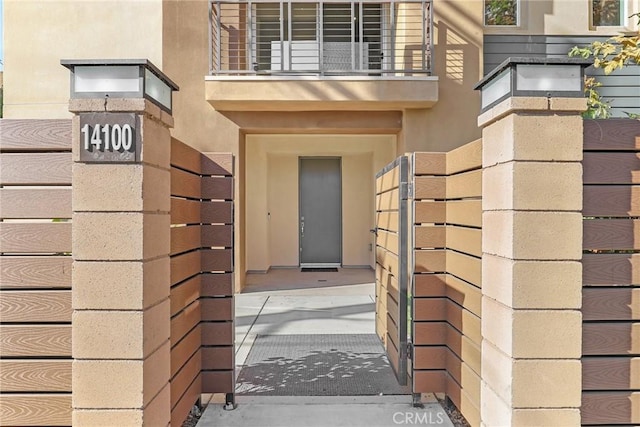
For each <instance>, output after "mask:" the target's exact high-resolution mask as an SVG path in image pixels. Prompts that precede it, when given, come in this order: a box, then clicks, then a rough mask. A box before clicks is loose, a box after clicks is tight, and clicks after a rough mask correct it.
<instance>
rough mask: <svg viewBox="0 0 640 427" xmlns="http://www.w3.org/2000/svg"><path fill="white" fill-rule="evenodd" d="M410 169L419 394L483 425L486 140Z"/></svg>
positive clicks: (418, 156)
mask: <svg viewBox="0 0 640 427" xmlns="http://www.w3.org/2000/svg"><path fill="white" fill-rule="evenodd" d="M412 163H413V171H414V212H413V222H414V224H413V226H414V235H415V239H414V249H413V274H414V277H413V280H414V292H415V293H414V295H413V301H414V302H413V313H414V314H413V320H414V330H413V344H414V354H413V369H414V392H415V393H426V392H441V393H446V394H447V395H448V396H449V398H450V399H451V400H452V401H453V402H454V403H455V405H456V406H457V407H458V409H460V411H461V412H462V414H463V415H464V416H465V417H466V418H467V420H468V421H469V422H470V423H471V424H472V425H478V424H479V423H480V343H481V339H482V337H481V331H480V315H481V301H482V292H481V290H480V287H481V278H482V274H481V266H482V229H481V227H482V200H481V196H482V141H481V140H478V141H474V142H472V143H469V144H467V145H465V146H462V147H460V148H458V149H456V150H453V151H450V152H448V153H414V155H413V159H412ZM443 164H444V166H443Z"/></svg>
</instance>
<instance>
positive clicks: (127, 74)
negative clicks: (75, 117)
mask: <svg viewBox="0 0 640 427" xmlns="http://www.w3.org/2000/svg"><path fill="white" fill-rule="evenodd" d="M60 64H62V65H63V66H64V67H66V68H68V69H69V70H70V71H71V98H72V99H75V98H106V97H110V98H145V99H148V100H149V101H151V102H153V103H154V104H155V105H157V106H158V107H160V108H161V109H163V110H164V111H166V112H168V113H169V114H171V109H172V94H173V92H174V91H177V90H178V85H176V84H175V83H174V82H173V81H171V79H170V78H169V77H167V76H166V75H165V74H164V73H163V72H162V71H160V69H159V68H158V67H156V66H155V65H153V64H152V63H151V62H150V61H149V60H148V59H63V60H61V61H60Z"/></svg>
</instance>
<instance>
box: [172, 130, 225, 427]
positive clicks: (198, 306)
mask: <svg viewBox="0 0 640 427" xmlns="http://www.w3.org/2000/svg"><path fill="white" fill-rule="evenodd" d="M171 224H172V226H171V294H170V299H171V424H172V425H181V424H182V422H183V421H184V419H185V418H186V417H187V414H188V412H189V410H190V409H191V407H192V406H193V404H194V403H195V402H196V401H197V400H198V399H199V398H200V394H201V393H232V392H233V389H234V382H235V378H234V371H233V369H234V345H233V340H234V333H233V324H234V323H233V316H234V311H233V286H232V285H233V280H232V279H233V157H232V155H230V154H214V153H208V154H207V153H200V152H199V151H197V150H195V149H193V148H191V147H189V146H187V145H185V144H184V143H182V142H180V141H178V140H175V139H174V140H172V144H171Z"/></svg>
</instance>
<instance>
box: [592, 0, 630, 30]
mask: <svg viewBox="0 0 640 427" xmlns="http://www.w3.org/2000/svg"><path fill="white" fill-rule="evenodd" d="M623 19H624V0H591V22H592V24H593V26H594V27H621V26H623V25H624V22H623Z"/></svg>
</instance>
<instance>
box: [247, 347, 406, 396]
mask: <svg viewBox="0 0 640 427" xmlns="http://www.w3.org/2000/svg"><path fill="white" fill-rule="evenodd" d="M236 393H238V394H241V395H254V396H255V395H260V396H375V395H381V394H382V395H398V394H410V393H411V391H410V389H409V387H407V386H400V385H399V384H398V381H397V380H396V377H395V374H394V373H393V370H392V369H391V366H390V365H389V361H388V359H387V357H386V355H385V354H384V349H383V348H382V344H381V343H380V339H379V338H378V337H377V335H375V334H351V335H348V334H344V335H342V334H320V335H258V336H257V337H256V340H255V341H254V343H253V346H252V347H251V350H250V351H249V354H248V356H247V360H246V362H245V365H244V366H243V368H242V370H241V371H240V374H239V375H238V379H237V383H236Z"/></svg>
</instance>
